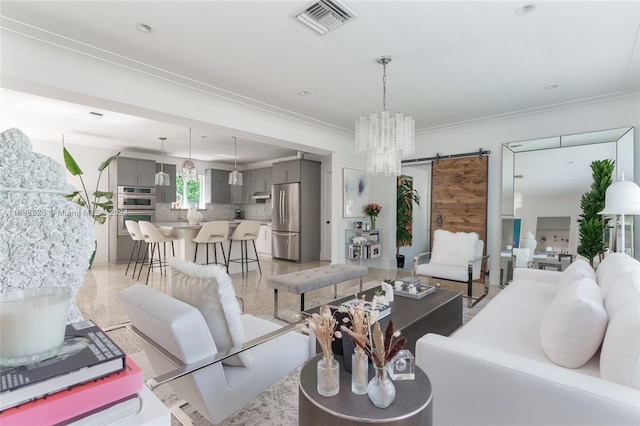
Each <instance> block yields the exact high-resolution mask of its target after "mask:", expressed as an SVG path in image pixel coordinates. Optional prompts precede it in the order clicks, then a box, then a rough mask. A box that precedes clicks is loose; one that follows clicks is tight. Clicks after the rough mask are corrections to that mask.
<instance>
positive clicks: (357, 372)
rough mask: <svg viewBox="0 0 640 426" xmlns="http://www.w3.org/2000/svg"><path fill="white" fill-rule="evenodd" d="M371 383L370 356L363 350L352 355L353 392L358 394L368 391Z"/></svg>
mask: <svg viewBox="0 0 640 426" xmlns="http://www.w3.org/2000/svg"><path fill="white" fill-rule="evenodd" d="M368 385H369V358H368V357H367V354H365V353H364V352H362V351H355V352H353V354H352V355H351V392H353V393H355V394H356V395H364V394H366V393H367V390H368Z"/></svg>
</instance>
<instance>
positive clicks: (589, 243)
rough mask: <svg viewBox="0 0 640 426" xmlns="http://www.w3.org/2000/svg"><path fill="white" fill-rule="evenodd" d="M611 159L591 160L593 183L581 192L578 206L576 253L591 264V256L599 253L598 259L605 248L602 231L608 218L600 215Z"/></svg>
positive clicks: (603, 231)
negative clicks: (587, 190)
mask: <svg viewBox="0 0 640 426" xmlns="http://www.w3.org/2000/svg"><path fill="white" fill-rule="evenodd" d="M614 163H615V162H614V161H613V160H596V161H593V162H591V172H592V176H593V183H592V184H591V191H589V192H587V193H584V194H582V198H581V199H580V207H581V208H582V214H581V215H580V218H579V219H578V226H579V233H580V245H578V254H580V255H581V256H584V257H586V258H587V259H589V263H590V264H591V266H593V258H594V257H595V256H596V255H600V260H602V256H603V254H604V251H605V249H606V246H605V243H604V233H605V229H606V228H607V225H608V221H609V220H608V219H605V218H604V216H602V215H600V214H599V212H601V211H602V210H603V209H604V201H605V194H606V192H607V188H608V187H609V185H611V174H612V173H613V169H614Z"/></svg>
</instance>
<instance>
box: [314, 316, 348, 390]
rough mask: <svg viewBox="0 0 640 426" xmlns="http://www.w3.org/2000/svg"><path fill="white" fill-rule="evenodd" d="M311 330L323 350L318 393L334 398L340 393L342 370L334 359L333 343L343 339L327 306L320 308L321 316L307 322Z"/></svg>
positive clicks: (318, 372)
mask: <svg viewBox="0 0 640 426" xmlns="http://www.w3.org/2000/svg"><path fill="white" fill-rule="evenodd" d="M307 324H308V326H309V328H310V329H311V330H312V331H313V332H314V333H315V335H316V340H317V342H318V344H319V345H320V347H321V348H322V355H323V356H322V358H321V359H320V360H319V361H318V367H317V375H318V385H317V389H318V393H319V394H320V395H322V396H334V395H337V394H338V392H339V391H340V370H339V368H338V367H339V364H338V361H336V359H335V358H334V357H333V352H332V351H331V342H332V341H333V340H334V336H335V337H338V338H340V337H342V335H341V334H340V332H339V331H336V326H337V324H338V322H337V321H336V319H335V318H334V317H333V315H332V314H331V309H330V308H329V307H328V306H327V305H322V306H321V307H320V313H319V314H313V315H312V316H311V318H309V319H308V320H307Z"/></svg>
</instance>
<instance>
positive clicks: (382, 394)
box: [367, 364, 396, 408]
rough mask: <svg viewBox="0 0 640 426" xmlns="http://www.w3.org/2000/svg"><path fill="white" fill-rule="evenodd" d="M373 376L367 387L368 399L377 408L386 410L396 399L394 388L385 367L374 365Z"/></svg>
mask: <svg viewBox="0 0 640 426" xmlns="http://www.w3.org/2000/svg"><path fill="white" fill-rule="evenodd" d="M373 368H375V375H374V376H373V379H371V381H370V382H369V386H368V387H367V395H369V399H370V400H371V402H373V405H375V406H376V407H378V408H387V407H388V406H389V405H390V404H391V403H392V402H393V400H394V399H396V387H395V386H394V384H393V381H392V380H391V379H390V378H389V376H388V375H387V366H386V365H385V366H383V367H378V366H376V365H375V364H374V365H373Z"/></svg>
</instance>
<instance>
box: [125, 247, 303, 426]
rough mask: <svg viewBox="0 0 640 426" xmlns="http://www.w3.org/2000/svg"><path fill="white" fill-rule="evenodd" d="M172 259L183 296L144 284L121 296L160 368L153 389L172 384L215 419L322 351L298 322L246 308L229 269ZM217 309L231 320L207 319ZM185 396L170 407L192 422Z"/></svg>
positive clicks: (174, 281)
mask: <svg viewBox="0 0 640 426" xmlns="http://www.w3.org/2000/svg"><path fill="white" fill-rule="evenodd" d="M171 263H172V266H173V268H172V277H171V278H172V286H173V287H178V288H173V289H172V291H173V294H174V296H176V297H179V298H181V299H183V301H181V300H178V298H176V297H171V296H168V295H166V294H164V293H161V292H159V291H157V290H155V289H153V288H150V287H148V286H145V285H141V284H136V285H134V286H132V287H129V288H128V289H126V290H124V291H123V292H121V293H120V296H119V297H120V300H121V301H122V303H123V305H124V307H125V311H126V313H127V315H128V316H129V319H130V320H131V324H130V325H129V326H128V328H129V329H130V330H131V331H133V332H134V333H135V334H136V335H137V336H138V337H139V338H140V339H141V342H142V346H143V348H144V351H145V354H146V355H147V357H148V358H149V361H150V363H151V366H152V368H153V371H154V373H155V374H157V375H158V376H157V377H155V378H153V379H151V380H149V381H148V382H147V384H148V385H149V387H150V388H151V389H154V388H155V387H157V386H160V385H162V384H165V383H169V384H170V385H171V387H172V388H173V389H174V390H175V391H176V392H177V393H178V394H179V395H180V396H181V397H182V398H184V400H185V401H186V402H187V403H189V404H190V405H191V406H192V407H193V408H195V409H196V410H197V411H198V412H200V413H201V414H202V415H203V416H204V417H205V418H206V419H207V420H209V421H210V422H212V423H214V424H216V423H220V422H221V421H223V420H224V419H225V418H227V417H228V416H229V415H231V414H233V413H234V412H236V411H238V410H239V409H241V408H242V407H243V406H244V405H245V404H246V403H248V402H249V401H251V400H252V399H253V398H255V397H256V396H257V395H259V394H260V393H261V392H262V391H264V390H265V389H267V388H268V387H269V386H271V385H272V384H273V383H275V382H276V381H277V380H279V379H280V378H282V377H284V376H285V375H286V374H288V373H289V372H291V371H293V370H294V369H295V368H296V367H298V366H299V365H300V364H302V363H304V362H305V361H307V360H308V359H309V358H310V357H311V356H313V355H314V354H315V341H313V339H310V338H309V337H308V336H305V335H303V334H301V333H299V332H296V331H295V328H296V325H295V324H292V325H289V326H287V327H282V328H280V326H279V325H277V324H274V323H272V322H270V321H267V320H263V319H260V318H256V317H254V316H252V315H247V314H244V315H242V314H240V310H239V307H238V306H237V305H238V303H237V301H236V300H235V295H234V293H233V287H231V288H230V289H229V286H231V280H230V279H228V275H227V274H226V272H225V271H224V268H222V267H220V266H217V265H216V266H201V265H195V264H192V263H189V262H182V261H177V260H176V259H172V260H171ZM225 277H226V278H225ZM227 279H228V281H227ZM229 290H231V291H229ZM212 296H213V297H212ZM190 298H191V299H190ZM188 299H190V302H191V303H187V300H188ZM212 299H214V300H213V301H214V302H217V303H218V305H217V306H211V303H212ZM215 299H217V300H215ZM205 308H206V312H204V310H205ZM215 311H217V313H216V315H222V316H223V317H224V316H226V319H225V318H222V319H219V320H217V321H214V319H213V318H206V317H207V316H209V317H210V316H211V314H212V312H215ZM214 323H215V324H214ZM212 326H213V327H215V328H216V329H215V330H211V327H212ZM239 327H240V328H241V329H240V328H239ZM234 334H235V336H234ZM238 336H239V337H240V340H241V341H239V340H238ZM238 343H240V344H238ZM228 345H231V346H230V347H227V346H228ZM185 401H181V402H180V403H179V404H178V405H176V406H173V407H171V412H172V414H173V415H174V416H175V417H176V418H177V419H178V420H179V421H181V423H185V424H186V423H189V422H190V420H189V418H188V417H186V414H185V413H184V412H183V411H182V410H181V409H180V406H182V405H184V403H185Z"/></svg>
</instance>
